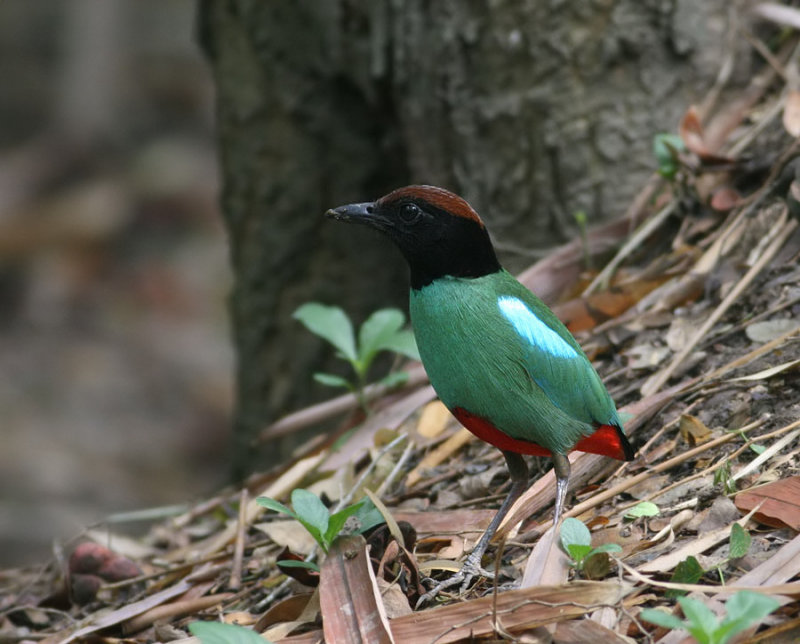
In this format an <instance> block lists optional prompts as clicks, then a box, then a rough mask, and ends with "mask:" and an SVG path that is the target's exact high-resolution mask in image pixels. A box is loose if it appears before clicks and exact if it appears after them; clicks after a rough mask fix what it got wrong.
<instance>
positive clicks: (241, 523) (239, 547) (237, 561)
mask: <svg viewBox="0 0 800 644" xmlns="http://www.w3.org/2000/svg"><path fill="white" fill-rule="evenodd" d="M248 500H249V495H248V493H247V488H242V491H241V493H240V494H239V520H238V525H237V529H236V541H235V542H234V546H233V561H232V563H231V576H230V579H229V580H228V587H229V588H230V589H231V590H239V588H241V586H242V560H243V559H244V540H245V534H246V533H247V501H248Z"/></svg>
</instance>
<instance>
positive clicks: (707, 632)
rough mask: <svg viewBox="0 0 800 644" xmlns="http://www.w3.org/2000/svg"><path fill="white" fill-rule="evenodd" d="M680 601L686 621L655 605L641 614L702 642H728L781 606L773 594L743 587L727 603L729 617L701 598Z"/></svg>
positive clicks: (686, 598)
mask: <svg viewBox="0 0 800 644" xmlns="http://www.w3.org/2000/svg"><path fill="white" fill-rule="evenodd" d="M678 604H680V607H681V610H682V611H683V614H684V615H685V616H686V619H685V620H682V619H680V618H679V617H676V616H675V615H672V614H670V613H666V612H664V611H662V610H657V609H655V608H646V609H645V610H643V611H642V612H641V613H640V614H639V617H641V618H642V619H643V620H644V621H646V622H650V623H651V624H655V625H656V626H661V627H663V628H669V629H675V630H685V631H688V632H689V633H690V634H691V635H692V637H694V638H695V639H696V640H697V641H698V642H699V643H700V644H725V642H727V641H728V640H729V639H730V638H731V637H733V636H734V635H736V634H737V633H741V632H742V631H743V630H745V629H747V628H749V627H750V626H752V625H753V624H755V623H757V622H759V621H760V620H762V619H763V618H764V617H766V616H767V615H769V614H770V613H771V612H772V611H774V610H775V609H776V608H778V606H780V603H779V602H778V601H777V600H776V599H773V598H772V597H767V596H766V595H762V594H760V593H754V592H752V591H749V590H742V591H739V592H738V593H736V594H735V595H731V597H730V598H729V599H728V601H727V602H725V616H724V617H723V619H722V621H720V620H719V619H718V618H717V616H716V615H714V613H713V611H712V610H711V609H710V608H709V607H708V606H706V605H705V604H704V603H703V602H701V601H699V600H697V599H692V598H691V597H681V598H679V599H678Z"/></svg>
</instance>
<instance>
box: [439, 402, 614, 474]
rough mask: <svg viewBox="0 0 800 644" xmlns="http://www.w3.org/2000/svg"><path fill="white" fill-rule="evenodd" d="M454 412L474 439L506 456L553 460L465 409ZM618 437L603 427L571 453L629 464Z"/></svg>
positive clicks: (610, 428)
mask: <svg viewBox="0 0 800 644" xmlns="http://www.w3.org/2000/svg"><path fill="white" fill-rule="evenodd" d="M451 411H452V413H453V416H455V417H456V419H457V420H458V422H459V423H461V424H462V425H464V427H466V428H467V429H468V430H469V431H471V432H472V433H473V434H475V436H477V437H478V438H480V439H481V440H482V441H485V442H487V443H489V444H490V445H494V446H495V447H497V448H498V449H501V450H503V451H506V452H516V453H517V454H532V455H533V456H552V454H551V452H550V450H549V449H546V448H544V447H542V446H541V445H537V444H536V443H533V442H531V441H523V440H519V439H516V438H512V437H511V436H509V435H508V434H504V433H503V432H501V431H500V430H499V429H497V428H496V427H495V426H494V425H492V423H490V422H489V421H488V420H485V419H484V418H481V417H480V416H476V415H475V414H472V413H470V412H468V411H467V410H466V409H464V408H463V407H456V408H454V409H452V410H451ZM619 434H620V430H619V429H618V428H616V427H614V426H613V425H600V426H599V427H598V428H597V429H596V430H595V432H594V433H593V434H591V435H590V436H585V437H584V438H581V439H580V440H579V441H578V442H577V443H575V445H574V446H573V447H572V449H571V450H570V451H574V450H577V451H579V452H589V453H590V454H600V455H601V456H609V457H611V458H616V459H619V460H620V461H624V460H626V458H625V450H624V449H623V447H622V439H621V438H620V435H619Z"/></svg>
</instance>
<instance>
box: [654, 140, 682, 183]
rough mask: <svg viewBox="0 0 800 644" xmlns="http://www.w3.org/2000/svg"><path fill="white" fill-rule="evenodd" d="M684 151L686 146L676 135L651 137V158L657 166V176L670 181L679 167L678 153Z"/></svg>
mask: <svg viewBox="0 0 800 644" xmlns="http://www.w3.org/2000/svg"><path fill="white" fill-rule="evenodd" d="M685 150H686V145H685V144H684V142H683V139H681V137H679V136H678V135H677V134H665V133H662V134H656V135H655V137H653V156H655V158H656V163H657V164H658V174H660V175H661V176H662V177H664V178H665V179H668V180H670V181H672V179H674V178H675V175H676V174H677V173H678V170H679V169H680V167H681V164H680V153H681V152H683V151H685Z"/></svg>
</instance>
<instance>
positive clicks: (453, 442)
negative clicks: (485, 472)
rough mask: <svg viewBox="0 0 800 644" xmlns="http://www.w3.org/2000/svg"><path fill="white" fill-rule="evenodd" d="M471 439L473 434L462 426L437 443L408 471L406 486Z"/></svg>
mask: <svg viewBox="0 0 800 644" xmlns="http://www.w3.org/2000/svg"><path fill="white" fill-rule="evenodd" d="M471 440H473V436H472V434H471V433H470V432H469V430H467V429H464V428H463V427H462V428H461V429H459V430H458V431H457V432H456V433H455V434H453V435H452V436H451V437H450V438H448V439H447V440H446V441H444V442H443V443H442V444H441V445H438V446H437V447H436V449H434V450H431V451H430V452H428V453H427V454H426V455H425V457H424V458H423V459H422V460H421V461H420V462H419V465H417V466H416V467H415V468H414V469H413V470H411V472H409V474H408V477H406V487H413V486H414V484H416V483H417V482H419V480H420V479H421V478H422V473H423V472H424V471H425V470H429V469H431V468H433V467H436V466H437V465H439V464H440V463H443V462H444V461H446V460H447V459H448V458H450V456H452V454H453V452H456V451H458V450H459V449H461V447H462V446H464V445H466V444H467V443H468V442H469V441H471Z"/></svg>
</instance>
